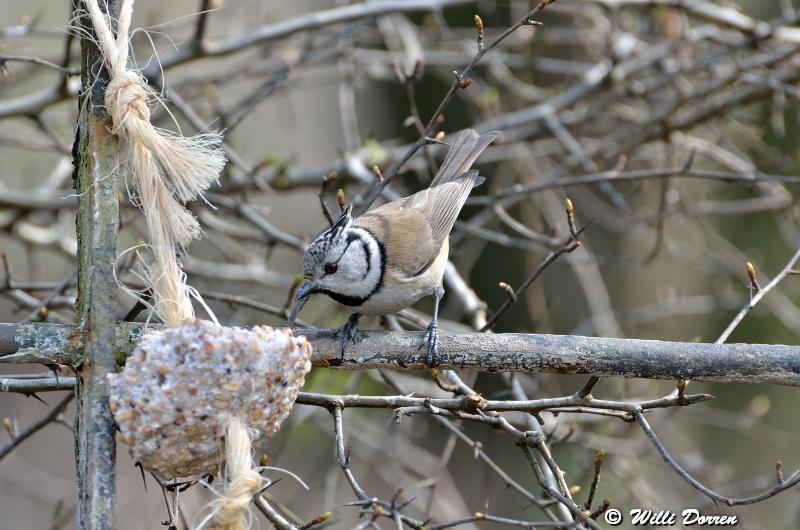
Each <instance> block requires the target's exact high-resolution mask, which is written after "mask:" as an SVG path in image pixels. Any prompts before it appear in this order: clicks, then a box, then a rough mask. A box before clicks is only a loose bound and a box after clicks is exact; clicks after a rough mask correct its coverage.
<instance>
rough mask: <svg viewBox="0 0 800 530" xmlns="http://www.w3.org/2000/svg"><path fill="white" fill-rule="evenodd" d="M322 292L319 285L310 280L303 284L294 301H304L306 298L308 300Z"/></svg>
mask: <svg viewBox="0 0 800 530" xmlns="http://www.w3.org/2000/svg"><path fill="white" fill-rule="evenodd" d="M320 290H321V289H320V288H319V286H317V284H315V283H314V282H311V281H309V280H306V281H304V282H303V284H302V285H301V286H300V288H299V289H297V294H296V295H295V297H294V299H295V300H297V301H300V300H303V299H305V298H308V297H309V296H311V295H312V294H314V293H318V292H320Z"/></svg>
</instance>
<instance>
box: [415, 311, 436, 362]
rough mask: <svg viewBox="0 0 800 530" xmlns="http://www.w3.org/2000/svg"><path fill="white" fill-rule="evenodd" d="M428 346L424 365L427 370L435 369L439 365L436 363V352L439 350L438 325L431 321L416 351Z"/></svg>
mask: <svg viewBox="0 0 800 530" xmlns="http://www.w3.org/2000/svg"><path fill="white" fill-rule="evenodd" d="M426 345H427V346H428V351H427V353H426V355H425V365H426V366H427V367H428V368H435V367H436V366H437V365H438V364H439V363H438V362H437V361H436V352H437V351H438V349H439V325H438V324H437V323H436V321H432V322H431V323H430V324H429V325H428V329H426V330H425V336H424V337H423V338H422V344H420V346H419V348H418V349H417V350H418V351H419V350H421V349H422V348H424V347H425V346H426Z"/></svg>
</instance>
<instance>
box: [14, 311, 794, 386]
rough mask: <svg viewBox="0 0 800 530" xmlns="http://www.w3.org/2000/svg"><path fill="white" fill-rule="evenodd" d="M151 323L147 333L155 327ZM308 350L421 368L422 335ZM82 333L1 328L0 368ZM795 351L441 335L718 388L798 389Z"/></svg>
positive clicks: (468, 354) (443, 352) (380, 335)
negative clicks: (774, 386) (734, 385)
mask: <svg viewBox="0 0 800 530" xmlns="http://www.w3.org/2000/svg"><path fill="white" fill-rule="evenodd" d="M157 328H158V326H156V325H151V326H150V327H149V329H157ZM117 330H118V332H117V344H116V350H117V359H118V362H124V361H123V360H124V358H125V357H126V356H127V355H128V354H129V353H130V352H131V351H132V350H133V348H134V347H135V345H136V343H137V342H138V341H139V338H140V337H141V335H142V334H143V333H144V330H145V327H144V324H139V323H130V322H121V323H118V324H117ZM294 332H295V334H297V335H305V336H306V337H307V338H308V339H309V341H311V343H312V345H313V346H314V353H313V355H312V362H313V363H314V365H315V366H324V367H335V368H340V369H346V370H363V369H367V368H392V369H413V368H424V367H425V364H424V363H425V355H424V352H422V353H420V352H419V351H418V346H419V344H420V342H421V340H422V334H423V333H422V332H411V331H405V332H385V331H363V332H359V333H358V335H357V337H356V343H355V344H353V345H348V347H347V351H346V353H345V355H344V356H342V355H341V342H340V340H339V338H338V337H336V336H335V335H334V331H333V330H328V329H309V328H296V329H295V330H294ZM81 337H82V336H81V334H80V333H79V332H77V331H76V329H75V328H74V327H73V326H69V325H62V324H48V323H40V324H0V363H44V364H50V363H60V364H66V365H71V366H76V365H77V364H79V363H80V362H81V360H82V358H81V356H80V354H79V353H78V352H79V349H80V347H81V342H82V338H81ZM798 358H800V346H786V345H779V344H705V343H695V342H670V341H658V340H640V339H609V338H599V337H582V336H577V335H537V334H524V333H499V334H483V333H449V332H441V338H440V343H439V355H438V359H439V360H440V361H441V368H442V369H461V368H470V369H475V370H483V371H489V372H500V371H518V372H547V373H561V374H586V375H595V376H621V377H641V378H647V379H666V380H675V379H692V380H695V381H715V382H719V383H750V384H756V383H759V384H761V383H771V384H778V385H790V386H800V363H798V361H797V359H798Z"/></svg>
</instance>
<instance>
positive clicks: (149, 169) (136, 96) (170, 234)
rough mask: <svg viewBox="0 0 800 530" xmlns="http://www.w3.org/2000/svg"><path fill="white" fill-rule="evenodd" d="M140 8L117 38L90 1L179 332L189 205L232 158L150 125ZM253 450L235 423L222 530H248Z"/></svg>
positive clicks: (125, 18) (153, 270)
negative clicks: (135, 25)
mask: <svg viewBox="0 0 800 530" xmlns="http://www.w3.org/2000/svg"><path fill="white" fill-rule="evenodd" d="M133 2H134V0H122V2H121V4H120V9H119V19H118V21H117V34H116V37H114V34H113V32H112V31H111V25H110V23H109V20H108V19H107V18H106V16H105V15H104V14H103V12H102V11H101V10H100V7H99V5H98V0H84V4H85V5H86V8H87V10H88V12H89V15H90V17H91V19H92V25H93V26H94V30H95V34H96V35H97V46H98V48H99V49H100V51H101V52H102V55H103V60H104V63H105V65H106V67H107V68H108V72H109V74H110V81H109V83H108V87H107V88H106V94H105V105H106V111H107V112H108V115H109V117H110V118H111V122H112V126H111V132H112V133H113V134H114V135H115V136H117V137H118V138H119V140H120V141H121V144H122V146H123V148H124V149H125V150H126V151H127V159H128V166H129V170H130V172H131V174H132V176H133V181H134V184H135V186H136V188H137V190H138V192H139V196H140V199H141V209H142V211H143V213H144V217H145V220H146V223H147V230H148V233H149V236H150V244H151V246H152V248H153V256H154V264H153V265H152V266H151V267H150V270H149V271H148V272H147V274H148V278H149V279H148V283H149V284H150V285H151V287H152V290H153V297H154V299H155V304H154V309H155V312H156V314H157V315H158V316H159V317H161V318H162V320H164V322H165V323H166V324H167V325H168V326H171V327H177V326H181V325H183V324H184V322H186V320H187V319H189V318H192V317H193V316H194V311H193V309H192V303H191V298H190V292H191V291H192V290H191V288H190V287H188V286H187V285H186V277H185V274H184V273H183V271H182V270H181V266H180V261H179V259H178V256H179V254H180V253H181V252H182V251H183V250H184V249H185V247H186V246H187V245H188V244H189V243H190V242H191V241H192V239H194V238H195V237H198V236H199V234H200V225H199V223H198V222H197V219H195V217H194V216H193V215H192V214H191V213H190V212H189V211H188V210H187V209H186V208H185V207H184V206H183V203H185V202H187V201H192V200H195V199H197V198H200V197H202V193H203V191H204V190H205V189H206V188H208V186H210V185H211V183H212V182H215V181H216V180H217V178H218V175H219V173H220V171H222V168H223V167H224V165H225V155H224V154H223V152H222V149H221V147H220V144H221V136H220V135H219V134H217V133H204V134H197V135H195V136H191V137H184V136H181V135H179V134H175V133H172V132H169V131H165V130H162V129H158V128H156V127H154V126H153V124H152V123H150V107H149V102H150V101H151V100H152V99H155V97H156V95H155V94H154V93H153V91H152V90H151V89H150V88H149V87H148V86H147V83H146V81H145V79H144V78H143V77H142V75H141V74H140V73H138V72H136V71H133V70H130V69H129V68H128V57H129V51H130V50H129V37H128V31H129V29H130V24H131V16H132V14H133ZM251 447H252V443H251V440H250V435H249V433H248V432H247V427H246V426H245V424H244V423H243V421H242V420H241V419H239V418H235V417H233V418H231V419H230V420H229V421H228V425H227V430H226V434H225V453H226V461H225V471H226V473H225V481H226V484H227V488H226V491H225V492H224V494H223V496H222V498H221V499H219V500H218V501H217V502H216V503H215V510H214V515H213V517H214V521H215V527H216V528H220V529H222V530H244V529H246V528H247V526H248V525H247V518H246V515H247V510H248V507H249V505H250V501H251V500H252V499H253V496H254V495H255V494H256V493H258V490H259V489H260V488H261V475H260V474H259V473H258V472H257V471H256V470H255V469H253V466H252V457H251V454H250V452H251Z"/></svg>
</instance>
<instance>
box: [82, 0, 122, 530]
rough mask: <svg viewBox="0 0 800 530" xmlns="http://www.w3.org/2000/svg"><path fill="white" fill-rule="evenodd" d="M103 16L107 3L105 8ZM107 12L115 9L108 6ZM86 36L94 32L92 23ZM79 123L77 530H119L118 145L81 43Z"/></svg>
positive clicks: (96, 59) (98, 76)
mask: <svg viewBox="0 0 800 530" xmlns="http://www.w3.org/2000/svg"><path fill="white" fill-rule="evenodd" d="M100 5H101V8H104V7H105V5H104V2H101V3H100ZM107 6H108V9H110V10H112V12H113V10H114V8H115V2H113V1H112V0H108V4H107ZM80 23H81V24H82V26H83V28H84V29H85V30H86V31H88V32H90V33H91V32H92V28H91V23H90V21H89V19H88V17H81V19H80ZM81 69H82V72H81V86H82V90H81V96H80V98H79V104H80V115H79V118H78V132H77V137H76V144H75V153H74V155H75V164H76V179H75V189H76V192H77V194H78V197H79V199H78V213H77V221H76V233H77V237H78V307H77V311H78V316H79V318H80V324H79V326H78V329H79V333H80V335H81V337H82V339H83V341H82V343H83V352H82V362H81V364H80V371H79V375H80V377H78V379H77V387H76V393H77V399H76V402H75V403H76V411H75V459H76V471H77V473H76V480H77V492H78V498H77V510H76V526H77V528H78V529H79V530H100V529H109V530H111V529H114V528H116V517H115V512H116V484H115V480H116V470H115V460H116V442H115V429H114V418H113V415H112V414H111V410H110V409H109V406H108V383H107V380H106V375H107V374H108V373H111V372H114V371H115V369H116V365H117V360H116V348H115V343H116V322H115V314H116V309H117V287H116V281H115V278H114V264H115V262H116V251H117V241H116V240H117V230H118V225H119V203H118V189H117V181H118V180H119V179H118V171H119V162H120V156H119V145H118V143H117V139H116V138H115V137H114V136H113V135H111V134H110V133H109V132H108V125H109V124H108V117H107V115H106V113H105V108H104V105H103V96H104V93H105V87H106V85H107V81H108V74H107V72H106V71H105V68H103V67H102V59H101V57H100V53H99V51H98V50H97V48H96V47H95V45H94V43H93V42H91V41H89V40H87V39H82V40H81Z"/></svg>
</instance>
